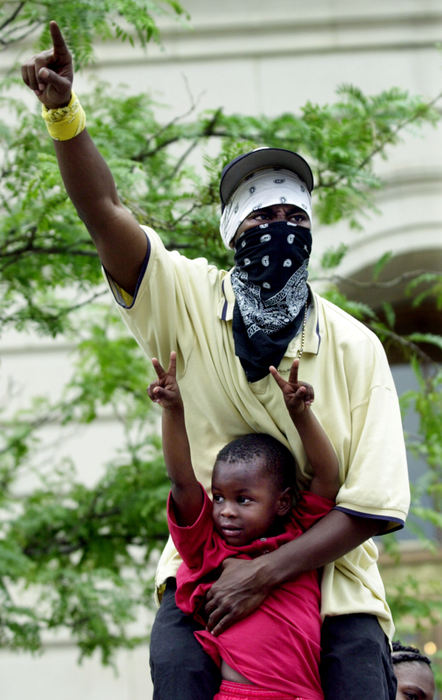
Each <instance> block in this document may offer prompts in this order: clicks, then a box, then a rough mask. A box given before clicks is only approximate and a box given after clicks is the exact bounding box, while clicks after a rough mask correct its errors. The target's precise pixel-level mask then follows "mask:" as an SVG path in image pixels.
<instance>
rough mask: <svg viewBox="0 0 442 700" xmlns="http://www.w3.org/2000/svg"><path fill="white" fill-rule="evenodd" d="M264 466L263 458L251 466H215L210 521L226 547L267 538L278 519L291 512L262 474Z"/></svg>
mask: <svg viewBox="0 0 442 700" xmlns="http://www.w3.org/2000/svg"><path fill="white" fill-rule="evenodd" d="M263 463H264V460H263V458H262V457H257V458H256V459H255V460H254V461H253V462H244V461H242V460H239V461H237V462H222V461H218V462H217V463H216V464H215V467H214V470H213V477H212V494H213V520H214V523H215V529H216V530H217V532H218V533H219V534H220V535H221V537H222V538H223V539H224V540H225V541H226V542H227V543H228V544H231V545H244V544H248V543H249V542H252V541H253V540H255V539H257V538H258V537H263V536H264V535H266V534H270V531H271V529H272V526H273V525H274V523H275V520H276V518H277V516H279V515H285V513H286V512H287V511H288V510H289V508H290V497H289V496H287V494H286V492H281V491H279V490H277V489H276V487H275V485H274V484H273V482H272V479H271V478H270V476H269V475H268V474H266V473H265V472H264V471H263ZM283 494H286V495H285V496H284V495H283ZM282 501H283V505H282ZM287 501H288V506H287Z"/></svg>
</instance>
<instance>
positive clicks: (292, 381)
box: [269, 360, 315, 414]
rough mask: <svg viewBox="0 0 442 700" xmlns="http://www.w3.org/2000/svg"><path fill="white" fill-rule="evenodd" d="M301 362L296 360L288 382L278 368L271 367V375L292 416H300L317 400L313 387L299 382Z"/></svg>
mask: <svg viewBox="0 0 442 700" xmlns="http://www.w3.org/2000/svg"><path fill="white" fill-rule="evenodd" d="M298 368H299V360H294V362H293V364H292V366H291V368H290V375H289V378H288V381H286V380H285V379H284V378H283V377H281V375H280V374H279V372H278V370H277V369H276V367H273V365H272V366H271V367H269V371H270V374H271V375H272V376H273V377H274V379H275V381H276V383H277V384H278V386H279V388H280V389H281V391H282V394H283V396H284V401H285V403H286V406H287V408H288V410H289V411H290V413H291V414H300V413H302V412H303V411H305V409H306V408H308V407H309V406H310V405H311V404H312V403H313V399H314V398H315V394H314V391H313V387H312V385H311V384H307V382H300V381H298Z"/></svg>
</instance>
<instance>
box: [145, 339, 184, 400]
mask: <svg viewBox="0 0 442 700" xmlns="http://www.w3.org/2000/svg"><path fill="white" fill-rule="evenodd" d="M152 365H153V367H154V370H155V372H156V373H157V377H158V379H156V380H155V381H154V382H152V383H151V384H149V386H148V387H147V393H148V395H149V398H150V399H151V400H152V401H153V402H154V403H159V404H160V406H162V407H163V408H181V407H182V405H183V404H182V400H181V394H180V390H179V387H178V383H177V380H176V352H171V353H170V360H169V367H168V368H167V370H165V369H164V368H163V367H162V365H161V364H160V362H159V360H157V358H156V357H153V358H152Z"/></svg>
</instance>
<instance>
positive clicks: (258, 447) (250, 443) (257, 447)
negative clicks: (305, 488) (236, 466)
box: [215, 433, 297, 499]
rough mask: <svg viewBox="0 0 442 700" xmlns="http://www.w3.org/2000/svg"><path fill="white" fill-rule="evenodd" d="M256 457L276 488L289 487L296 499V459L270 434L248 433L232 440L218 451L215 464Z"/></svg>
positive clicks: (250, 459) (248, 459)
mask: <svg viewBox="0 0 442 700" xmlns="http://www.w3.org/2000/svg"><path fill="white" fill-rule="evenodd" d="M256 457H263V459H264V462H265V472H266V473H267V474H268V475H269V476H270V478H271V479H272V481H273V483H274V484H275V486H276V488H277V489H279V490H281V491H283V490H284V489H286V488H291V489H292V493H293V495H294V498H295V499H296V496H297V488H296V469H297V464H296V460H295V458H294V456H293V455H292V453H291V452H290V450H289V449H288V448H287V447H285V445H283V444H282V443H281V442H279V440H276V438H274V437H272V436H271V435H266V434H265V433H249V434H247V435H242V436H241V437H239V438H236V440H232V441H231V442H229V443H228V444H227V445H225V446H224V447H223V448H222V449H221V450H220V451H219V452H218V454H217V457H216V460H215V464H216V463H217V462H238V461H240V460H241V461H244V462H252V461H253V460H254V459H255V458H256Z"/></svg>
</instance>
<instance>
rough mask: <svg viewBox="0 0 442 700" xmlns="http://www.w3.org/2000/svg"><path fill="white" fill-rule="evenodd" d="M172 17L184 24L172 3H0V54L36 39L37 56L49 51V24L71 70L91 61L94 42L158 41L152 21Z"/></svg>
mask: <svg viewBox="0 0 442 700" xmlns="http://www.w3.org/2000/svg"><path fill="white" fill-rule="evenodd" d="M170 11H172V13H174V14H175V15H176V16H180V15H181V16H182V17H183V18H184V16H185V13H184V10H183V8H182V7H181V5H180V3H179V2H177V0H155V2H152V0H100V2H95V0H75V2H60V0H6V2H2V3H1V6H0V50H1V49H5V48H6V47H9V46H11V45H13V44H16V43H17V42H20V41H23V39H26V38H27V37H33V38H36V41H35V47H36V49H38V50H42V49H46V48H47V47H48V46H50V36H49V29H48V27H49V22H50V20H55V21H56V22H58V23H59V25H60V27H63V32H64V33H65V36H66V39H67V41H68V44H69V46H70V47H72V48H71V50H72V52H73V56H74V59H75V63H76V67H77V68H79V67H80V66H81V65H84V64H86V63H87V62H88V61H90V60H91V59H92V58H93V42H94V40H96V38H97V37H98V38H100V39H105V40H106V39H108V40H109V39H120V40H122V41H129V42H130V43H131V44H134V37H133V35H134V34H135V37H136V39H137V40H138V42H139V43H140V44H141V46H146V44H147V43H148V42H149V41H150V40H151V39H155V40H157V41H158V40H159V31H158V27H157V25H156V22H155V19H154V16H155V15H164V14H166V13H167V12H170Z"/></svg>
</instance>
